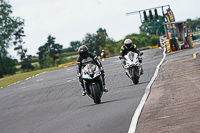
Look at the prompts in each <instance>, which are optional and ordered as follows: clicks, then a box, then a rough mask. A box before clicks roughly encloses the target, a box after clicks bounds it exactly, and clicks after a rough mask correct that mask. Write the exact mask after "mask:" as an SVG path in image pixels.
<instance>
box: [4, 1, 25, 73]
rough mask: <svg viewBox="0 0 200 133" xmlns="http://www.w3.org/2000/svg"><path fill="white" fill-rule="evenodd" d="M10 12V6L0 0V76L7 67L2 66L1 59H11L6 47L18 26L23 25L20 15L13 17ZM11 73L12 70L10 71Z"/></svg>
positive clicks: (13, 37)
mask: <svg viewBox="0 0 200 133" xmlns="http://www.w3.org/2000/svg"><path fill="white" fill-rule="evenodd" d="M11 14H12V6H11V5H10V4H9V3H8V2H6V1H5V0H0V77H3V74H4V73H5V71H7V70H6V69H7V67H6V68H4V67H5V66H6V65H4V62H3V59H4V60H5V59H8V60H12V59H11V58H10V57H9V56H7V55H8V52H7V49H8V48H9V47H10V46H11V45H12V44H13V43H12V41H13V40H14V39H15V35H14V33H16V31H17V30H18V28H19V27H20V26H22V25H24V20H23V19H21V18H20V17H17V18H14V17H13V16H11ZM14 45H15V43H14ZM9 58H10V59H9ZM6 73H8V71H7V72H6ZM11 73H13V72H12V71H11Z"/></svg>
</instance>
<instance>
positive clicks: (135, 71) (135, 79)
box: [132, 67, 139, 84]
mask: <svg viewBox="0 0 200 133" xmlns="http://www.w3.org/2000/svg"><path fill="white" fill-rule="evenodd" d="M137 69H138V68H136V67H132V81H133V83H134V84H138V83H139V78H138V76H137V72H138V70H137Z"/></svg>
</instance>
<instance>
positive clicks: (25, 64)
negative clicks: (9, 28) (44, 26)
mask: <svg viewBox="0 0 200 133" xmlns="http://www.w3.org/2000/svg"><path fill="white" fill-rule="evenodd" d="M15 36H16V39H15V42H14V44H15V45H16V44H19V45H18V46H17V47H15V48H14V50H18V54H19V55H20V60H21V61H22V63H21V64H22V65H21V69H22V70H25V69H26V70H27V71H29V69H32V70H33V69H34V66H32V65H31V59H32V55H27V54H26V52H27V49H24V48H23V46H22V44H24V43H25V42H23V39H22V37H25V35H24V30H23V27H21V28H20V29H19V30H18V31H17V32H16V33H15Z"/></svg>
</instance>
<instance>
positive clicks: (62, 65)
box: [58, 61, 76, 67]
mask: <svg viewBox="0 0 200 133" xmlns="http://www.w3.org/2000/svg"><path fill="white" fill-rule="evenodd" d="M75 64H76V61H75V62H70V63H65V64H60V65H58V67H66V66H71V65H75Z"/></svg>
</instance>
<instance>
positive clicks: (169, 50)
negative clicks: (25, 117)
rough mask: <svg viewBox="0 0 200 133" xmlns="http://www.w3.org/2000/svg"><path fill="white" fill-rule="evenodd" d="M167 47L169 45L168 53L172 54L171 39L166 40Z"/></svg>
mask: <svg viewBox="0 0 200 133" xmlns="http://www.w3.org/2000/svg"><path fill="white" fill-rule="evenodd" d="M166 45H167V52H172V48H171V45H170V41H169V39H167V40H166Z"/></svg>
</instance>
